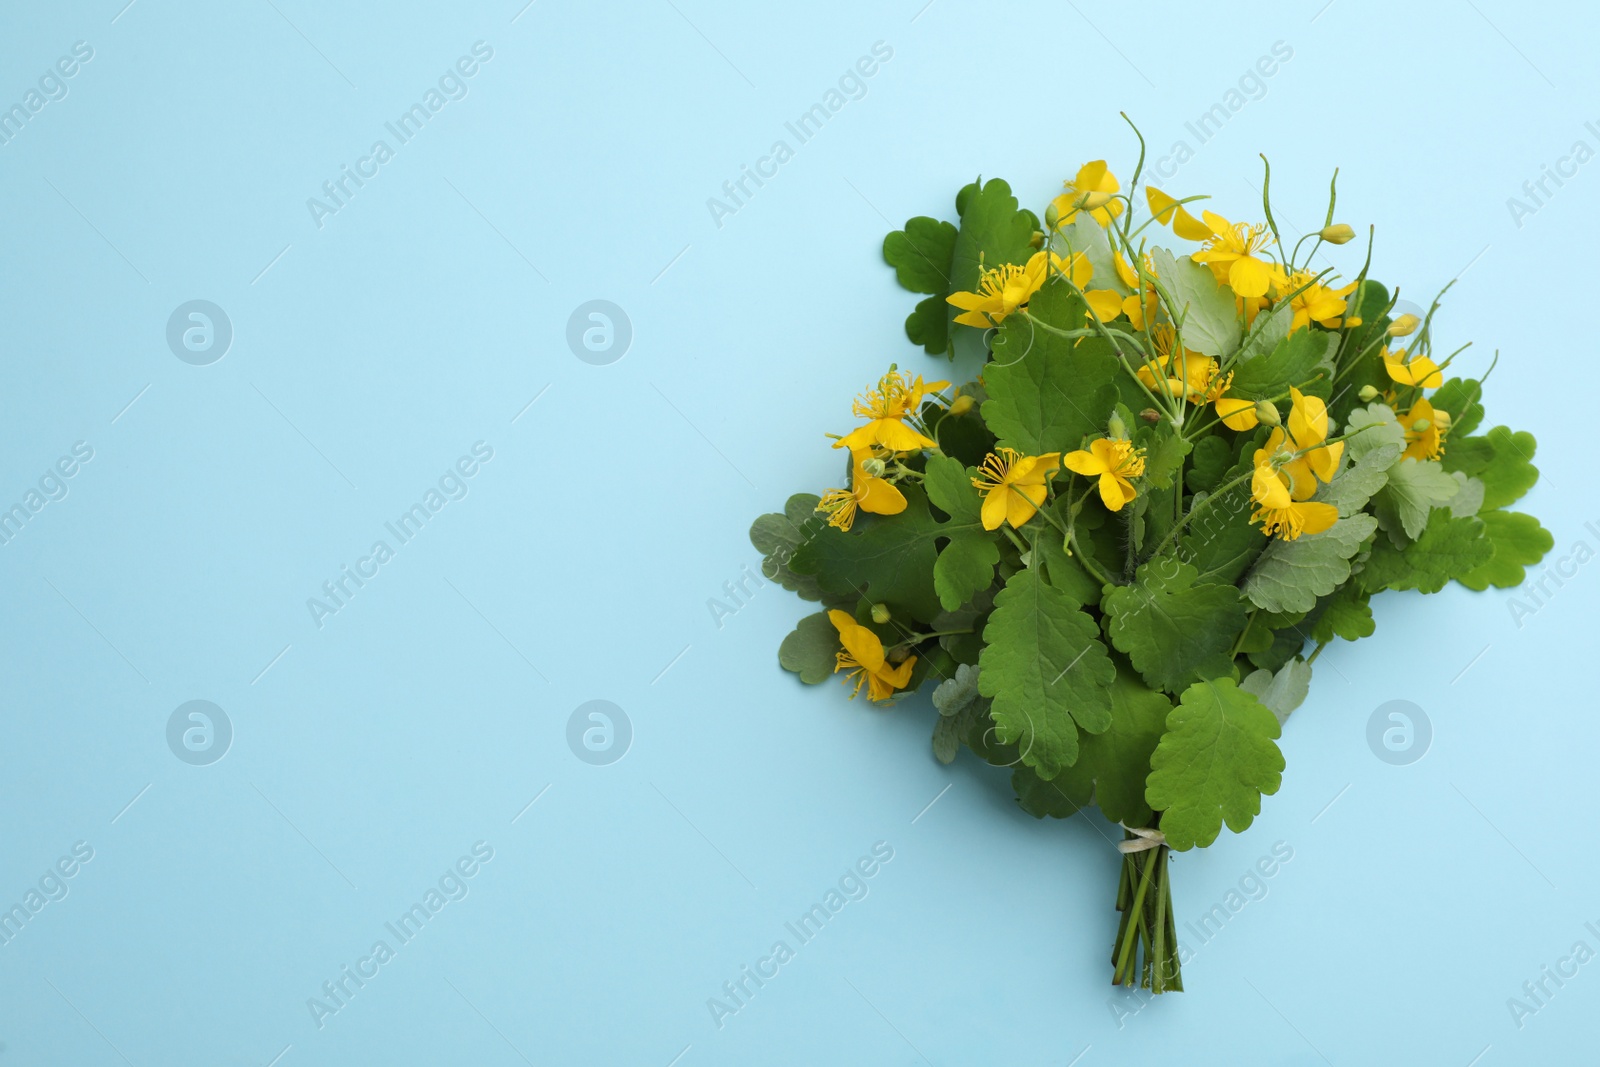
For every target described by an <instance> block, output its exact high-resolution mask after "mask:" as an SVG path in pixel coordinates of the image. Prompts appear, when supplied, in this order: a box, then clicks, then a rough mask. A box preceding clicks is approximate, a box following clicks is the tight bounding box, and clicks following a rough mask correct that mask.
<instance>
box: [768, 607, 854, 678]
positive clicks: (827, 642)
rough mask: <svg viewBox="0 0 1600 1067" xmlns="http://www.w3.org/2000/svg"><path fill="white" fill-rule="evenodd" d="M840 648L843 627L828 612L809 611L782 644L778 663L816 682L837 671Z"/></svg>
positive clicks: (801, 676)
mask: <svg viewBox="0 0 1600 1067" xmlns="http://www.w3.org/2000/svg"><path fill="white" fill-rule="evenodd" d="M838 651H839V631H838V630H836V629H834V627H833V623H831V622H829V621H828V615H827V612H823V611H819V612H817V613H816V614H815V615H807V616H806V617H805V618H803V619H801V620H800V622H799V623H798V624H796V626H795V628H794V630H793V632H791V633H790V634H789V636H788V637H785V638H784V639H783V644H781V645H779V646H778V663H779V664H780V665H781V666H782V667H783V669H784V670H786V671H793V672H794V673H796V674H798V675H799V676H800V680H801V681H802V682H804V683H806V684H807V685H816V684H817V683H818V682H820V681H823V680H824V679H826V678H827V677H828V675H830V674H832V673H833V668H834V665H835V663H837V658H836V657H837V653H838Z"/></svg>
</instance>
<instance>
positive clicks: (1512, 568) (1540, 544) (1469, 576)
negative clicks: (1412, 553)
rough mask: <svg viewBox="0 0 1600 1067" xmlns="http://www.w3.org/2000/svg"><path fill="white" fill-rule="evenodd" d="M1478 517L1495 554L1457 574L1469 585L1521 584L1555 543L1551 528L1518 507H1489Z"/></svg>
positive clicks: (1506, 585)
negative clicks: (1548, 528) (1505, 509)
mask: <svg viewBox="0 0 1600 1067" xmlns="http://www.w3.org/2000/svg"><path fill="white" fill-rule="evenodd" d="M1478 518H1480V519H1481V520H1483V528H1484V532H1485V533H1486V534H1487V536H1488V538H1489V541H1490V543H1492V544H1493V545H1494V555H1493V556H1491V557H1490V558H1489V560H1488V561H1487V562H1485V563H1482V564H1480V565H1478V566H1477V567H1474V568H1473V569H1472V570H1470V571H1468V572H1467V573H1466V574H1459V575H1456V581H1458V582H1460V583H1461V584H1462V585H1464V586H1466V587H1467V588H1468V589H1476V590H1478V591H1479V592H1482V591H1483V590H1484V589H1487V588H1488V587H1489V586H1491V585H1493V586H1496V587H1498V588H1500V589H1510V588H1512V587H1514V586H1518V585H1521V584H1522V580H1523V579H1524V578H1526V577H1527V570H1526V568H1528V567H1531V566H1533V565H1534V564H1535V563H1538V562H1539V561H1540V560H1541V559H1543V558H1544V554H1545V553H1546V552H1548V551H1550V550H1551V549H1552V548H1554V547H1555V543H1556V541H1555V538H1554V537H1552V536H1551V535H1550V531H1549V530H1546V529H1545V528H1544V527H1543V526H1540V525H1539V520H1538V519H1536V518H1534V517H1533V516H1532V515H1524V514H1522V513H1521V512H1519V511H1486V512H1484V513H1482V514H1481V515H1479V516H1478Z"/></svg>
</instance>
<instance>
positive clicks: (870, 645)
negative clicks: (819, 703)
mask: <svg viewBox="0 0 1600 1067" xmlns="http://www.w3.org/2000/svg"><path fill="white" fill-rule="evenodd" d="M828 621H829V622H831V623H833V628H834V629H835V630H838V631H839V644H841V645H843V646H844V651H842V652H839V653H837V654H836V655H835V656H834V668H833V673H835V674H838V673H839V672H840V671H842V670H849V672H850V673H849V674H847V675H845V679H844V682H845V684H846V685H849V684H850V682H851V680H852V679H854V681H855V683H856V684H855V688H854V689H853V690H852V691H851V693H850V699H852V700H854V699H855V697H856V694H857V693H859V692H861V686H862V684H863V683H865V684H866V687H867V699H868V700H870V701H872V702H873V703H882V702H883V701H885V700H888V699H889V698H890V697H892V696H894V693H895V690H897V689H904V688H905V686H906V683H907V682H909V681H910V680H911V668H913V667H915V666H916V665H917V657H915V656H911V657H908V658H907V659H906V661H905V662H904V663H902V664H900V665H899V666H898V667H891V666H889V661H888V658H887V657H886V656H885V655H884V654H883V642H882V641H880V640H878V635H877V634H875V633H873V632H872V631H871V630H869V629H867V628H866V627H865V626H862V625H861V624H860V623H858V622H856V620H855V619H854V618H852V617H851V616H850V614H849V613H848V612H844V611H838V610H834V611H830V612H828Z"/></svg>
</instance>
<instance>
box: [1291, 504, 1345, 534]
mask: <svg viewBox="0 0 1600 1067" xmlns="http://www.w3.org/2000/svg"><path fill="white" fill-rule="evenodd" d="M1294 510H1295V514H1296V515H1298V516H1299V518H1300V522H1301V530H1300V532H1301V533H1302V534H1319V533H1322V532H1323V531H1325V530H1327V529H1328V528H1329V527H1330V526H1332V525H1333V524H1334V523H1336V522H1338V521H1339V509H1338V508H1336V507H1334V506H1333V505H1332V504H1317V503H1308V504H1296V505H1294Z"/></svg>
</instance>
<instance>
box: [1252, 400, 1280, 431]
mask: <svg viewBox="0 0 1600 1067" xmlns="http://www.w3.org/2000/svg"><path fill="white" fill-rule="evenodd" d="M1256 418H1257V419H1259V420H1260V422H1261V425H1263V426H1281V425H1282V424H1283V420H1282V419H1280V418H1279V417H1278V409H1277V407H1276V406H1275V405H1273V404H1269V403H1267V402H1266V401H1265V400H1258V401H1256Z"/></svg>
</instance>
